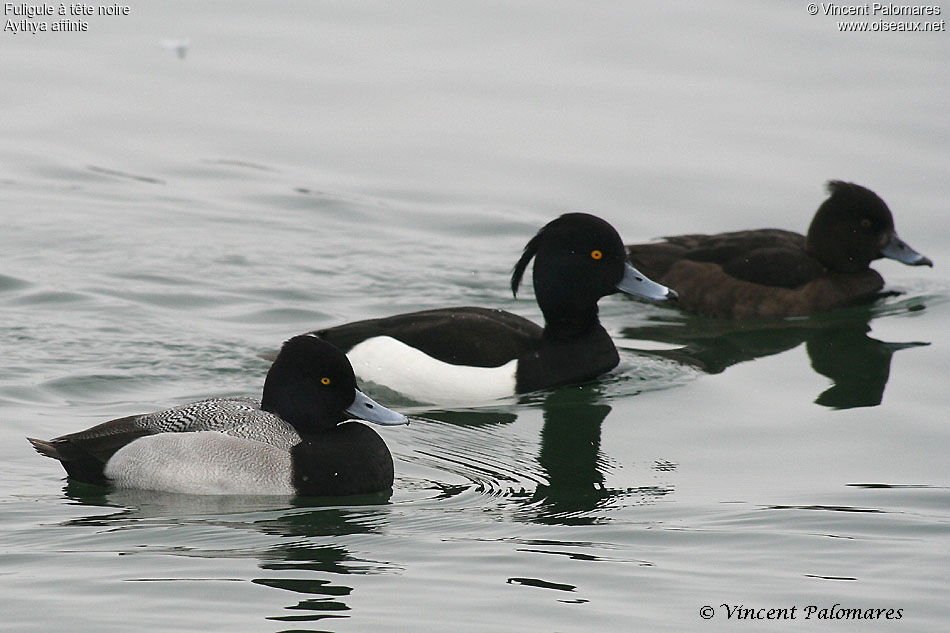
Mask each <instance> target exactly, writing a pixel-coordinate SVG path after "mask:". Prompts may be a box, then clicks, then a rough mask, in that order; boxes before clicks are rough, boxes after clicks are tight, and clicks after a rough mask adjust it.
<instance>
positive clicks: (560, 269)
mask: <svg viewBox="0 0 950 633" xmlns="http://www.w3.org/2000/svg"><path fill="white" fill-rule="evenodd" d="M532 257H533V258H534V271H533V281H534V294H535V297H536V298H537V301H538V305H539V306H540V307H541V312H543V313H544V318H545V321H546V323H547V325H548V326H555V327H561V328H565V329H567V330H572V329H573V330H582V329H584V328H587V327H591V326H592V325H593V324H596V323H597V301H598V300H599V299H600V298H601V297H604V296H606V295H610V294H613V293H615V292H617V291H619V290H622V291H624V292H629V293H631V294H638V295H640V296H644V297H648V298H651V299H657V300H663V299H666V298H670V297H672V296H674V294H675V293H672V292H671V291H670V290H669V289H668V288H666V287H665V286H661V285H659V284H656V283H654V282H652V281H650V280H649V279H647V278H646V277H645V276H643V275H641V274H640V273H638V272H637V271H636V270H635V269H634V268H632V267H631V266H630V265H629V264H627V262H626V253H625V251H624V246H623V241H622V240H621V239H620V235H619V234H618V233H617V231H616V230H615V229H614V227H612V226H611V225H610V224H609V223H608V222H606V221H604V220H602V219H600V218H598V217H596V216H593V215H588V214H586V213H568V214H565V215H562V216H561V217H559V218H557V219H555V220H552V221H551V222H549V223H548V224H546V225H545V226H544V227H542V229H541V230H540V231H538V233H537V235H535V236H534V237H533V238H531V241H530V242H528V244H527V246H525V248H524V253H523V254H522V255H521V259H519V260H518V263H517V264H515V267H514V270H513V271H512V274H511V291H512V293H514V294H517V292H518V286H519V285H520V283H521V278H522V276H523V275H524V271H525V268H526V267H527V266H528V262H529V261H530V260H531V258H532Z"/></svg>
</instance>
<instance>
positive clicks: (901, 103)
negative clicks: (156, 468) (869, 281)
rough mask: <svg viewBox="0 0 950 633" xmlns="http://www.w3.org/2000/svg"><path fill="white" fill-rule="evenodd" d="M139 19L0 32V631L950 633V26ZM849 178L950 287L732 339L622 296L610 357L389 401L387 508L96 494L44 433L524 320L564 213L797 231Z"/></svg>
mask: <svg viewBox="0 0 950 633" xmlns="http://www.w3.org/2000/svg"><path fill="white" fill-rule="evenodd" d="M129 6H130V7H131V11H130V14H129V15H128V16H118V17H90V18H86V20H87V23H88V25H87V26H88V28H87V30H86V31H85V32H78V33H50V32H48V33H39V34H37V35H29V34H16V35H14V34H12V33H11V32H9V31H4V32H0V83H2V85H3V86H4V88H3V90H2V91H0V113H2V116H0V219H2V229H0V315H2V320H0V341H2V362H0V423H2V424H0V460H2V462H3V464H4V468H3V476H2V477H0V597H2V604H3V607H2V611H3V618H2V620H3V621H2V623H0V628H5V629H7V630H11V631H24V632H25V631H54V630H64V629H66V628H67V627H68V630H74V631H97V632H107V631H129V630H136V631H148V632H151V631H156V632H158V631H163V632H164V631H195V630H205V631H272V632H277V631H376V630H393V631H416V632H422V631H433V632H435V631H446V630H459V631H479V632H481V631H485V632H489V631H499V632H510V631H633V630H653V631H753V630H754V631H834V632H839V631H840V632H843V631H886V632H891V631H914V632H938V631H940V632H942V631H946V630H947V628H948V623H950V607H948V603H947V600H946V596H947V595H948V592H950V581H948V573H947V569H948V562H950V560H948V559H950V534H948V533H950V487H948V486H950V466H948V459H947V454H948V448H950V430H948V426H947V413H948V411H950V389H948V386H950V382H948V379H950V349H948V345H947V343H948V338H950V337H948V324H950V301H948V299H950V284H948V282H947V274H946V271H947V263H948V262H950V231H948V228H950V222H948V220H947V218H948V215H947V212H948V209H947V205H948V201H950V178H948V168H950V152H948V150H950V119H948V116H947V112H950V63H948V62H950V39H948V34H947V33H946V31H943V32H935V33H883V32H869V33H864V34H855V33H840V32H839V31H838V28H837V24H836V21H837V18H833V17H828V16H824V15H822V14H819V15H817V16H811V15H809V13H808V11H807V9H806V5H805V3H795V2H782V3H758V4H755V5H754V6H753V5H749V4H748V3H741V2H720V3H716V6H715V7H713V6H698V4H697V3H687V2H668V3H651V4H647V3H620V2H616V3H613V2H612V3H603V4H598V5H596V6H593V7H591V6H587V5H586V4H583V3H565V2H527V3H516V4H510V3H486V2H465V3H463V2H441V3H424V2H408V3H387V2H365V3H335V2H284V3H280V4H279V5H273V6H268V7H264V6H262V5H260V4H259V3H250V2H234V3H227V4H225V3H207V4H202V5H197V4H196V3H185V2H162V3H146V2H139V1H135V2H133V3H132V4H130V5H129ZM941 7H942V11H943V14H942V15H941V16H940V18H943V19H945V18H946V14H947V12H948V11H950V7H948V6H947V5H945V4H942V5H941ZM5 18H6V19H10V18H11V16H5ZM77 19H78V18H77ZM878 19H880V18H874V17H871V18H867V19H866V21H870V22H874V21H875V20H878ZM906 19H912V18H906ZM164 40H188V49H187V52H186V55H185V57H184V58H179V57H178V56H177V55H176V53H175V51H174V50H171V49H170V48H168V47H167V46H163V44H162V42H163V41H164ZM829 178H841V179H849V180H853V181H856V182H859V183H862V184H864V185H867V186H869V187H871V188H873V189H875V190H876V191H878V192H879V193H880V194H881V195H882V196H883V197H884V198H885V200H887V201H888V203H889V204H890V206H891V208H892V209H893V210H894V213H895V217H896V222H897V227H898V229H899V231H900V233H901V235H902V236H903V237H904V238H905V239H906V240H907V241H908V242H909V243H910V244H911V245H913V246H914V247H915V248H917V249H918V250H920V251H921V252H923V253H925V254H927V255H928V256H930V257H931V258H932V259H933V260H934V261H935V262H936V266H935V268H933V269H919V268H907V267H903V266H900V265H899V264H896V263H894V262H879V263H878V264H876V268H877V269H878V270H879V271H881V272H882V273H883V274H884V276H885V277H886V278H887V280H888V290H889V291H893V294H891V295H889V296H887V297H885V298H883V299H882V300H881V301H879V302H878V303H876V304H874V305H872V306H868V307H862V308H856V309H853V310H846V311H841V312H837V313H834V314H830V315H824V316H821V317H815V318H809V319H796V320H793V321H787V322H771V323H762V324H756V325H754V326H748V327H744V328H736V327H735V326H732V325H730V324H727V323H716V322H709V321H704V320H700V319H690V318H687V317H685V316H683V315H681V314H678V313H677V312H675V311H673V310H669V309H664V308H659V307H655V306H648V305H644V304H640V303H636V302H633V301H630V300H625V299H623V298H620V297H609V298H607V299H605V300H603V301H602V302H601V312H602V315H603V320H604V323H605V325H606V326H607V328H608V330H609V331H611V332H612V333H613V334H614V336H615V338H616V340H617V343H618V346H620V347H621V348H622V357H623V360H622V364H621V366H620V368H619V369H618V370H617V371H616V372H614V373H613V374H611V375H609V376H607V377H605V378H604V379H603V380H601V381H598V382H597V383H595V384H592V385H585V386H583V387H576V388H570V389H562V390H558V391H554V392H548V393H541V394H532V395H530V396H527V397H525V398H521V399H513V400H510V401H503V402H498V403H496V404H494V405H492V406H487V407H481V408H477V409H452V410H447V409H432V408H424V407H419V406H415V407H412V406H409V407H404V410H405V411H406V412H407V413H409V414H410V415H412V416H413V417H414V418H415V422H414V423H413V424H412V425H411V426H409V427H408V428H391V429H384V430H383V431H382V434H383V436H384V438H385V440H386V442H387V443H388V444H389V446H390V448H391V449H392V451H393V453H394V456H395V459H396V471H397V477H396V482H395V485H394V488H393V491H392V494H391V495H384V496H383V497H375V498H357V499H348V500H345V501H332V502H328V503H321V502H319V501H314V500H300V499H290V498H276V499H272V498H203V497H190V496H176V495H160V494H154V493H145V492H134V491H124V492H109V493H106V492H104V491H102V490H98V489H95V488H91V487H83V486H76V485H67V483H66V481H65V479H64V477H63V473H62V471H61V469H60V468H59V466H58V465H57V464H55V463H53V462H51V461H49V460H45V459H43V458H41V457H39V456H37V455H36V454H35V453H33V451H32V450H31V449H30V447H29V445H28V444H27V443H26V441H25V439H24V436H25V435H28V434H29V435H36V436H39V437H51V436H54V435H58V434H62V433H65V432H69V431H73V430H78V429H80V428H84V427H86V426H90V425H92V424H94V423H97V422H99V421H102V420H105V419H109V418H113V417H118V416H122V415H127V414H131V413H139V412H144V411H150V410H155V409H159V408H163V407H166V406H169V405H173V404H178V403H182V402H187V401H190V400H194V399H198V398H203V397H207V396H214V395H224V394H245V395H256V394H258V393H259V390H260V387H261V384H262V380H263V376H264V373H265V372H266V370H267V361H265V360H264V359H263V358H262V357H261V355H262V354H264V353H266V352H268V351H272V350H274V349H276V348H277V346H278V345H279V344H280V343H281V341H283V340H284V339H286V338H288V337H289V336H291V335H293V334H296V333H300V332H302V331H305V330H308V329H313V328H315V327H319V326H327V325H333V324H336V323H340V322H344V321H347V320H353V319H358V318H365V317H371V316H381V315H384V314H390V313H394V312H398V311H406V310H412V309H417V308H428V307H436V306H446V305H463V304H474V305H486V306H497V307H501V308H504V309H508V310H511V311H514V312H516V313H519V314H522V315H524V316H527V317H529V318H532V319H538V318H539V317H540V315H539V311H538V309H537V307H536V305H535V304H534V302H533V299H532V295H531V293H530V292H525V293H524V294H523V296H520V297H519V298H518V299H517V300H515V299H513V298H512V297H511V296H510V293H509V292H508V291H507V278H508V274H509V272H510V269H511V266H512V265H513V263H514V261H515V260H516V259H517V256H518V254H519V253H520V249H521V247H522V246H523V245H524V243H525V242H526V241H527V239H528V238H529V237H530V236H531V235H532V234H533V233H534V231H535V230H537V228H538V227H539V226H541V225H542V224H543V223H545V222H547V221H548V220H549V219H551V218H553V217H554V216H556V215H557V214H559V213H562V212H565V211H569V210H584V211H589V212H593V213H596V214H598V215H601V216H602V217H605V218H607V219H608V220H610V221H611V222H612V223H614V225H615V226H616V227H617V228H618V230H619V231H620V232H621V234H622V235H623V236H624V237H625V238H626V239H627V240H628V241H637V240H646V239H649V238H651V237H654V236H657V235H664V234H672V233H681V232H696V231H722V230H734V229H740V228H756V227H761V226H775V227H779V228H786V229H791V230H804V229H805V227H806V226H807V224H808V222H809V220H810V218H811V214H812V213H813V211H814V209H815V208H816V207H817V205H818V204H819V203H820V201H821V200H822V199H823V195H824V194H823V190H822V183H823V182H824V181H825V180H827V179H829ZM386 404H392V405H400V404H405V403H399V402H398V401H392V400H390V401H387V402H386ZM724 605H727V606H728V608H727V607H726V606H724ZM738 605H743V606H744V607H746V608H750V609H753V610H754V611H752V612H746V613H747V614H748V613H753V614H759V615H763V616H764V615H765V614H766V612H767V610H768V609H784V610H785V613H786V614H788V615H790V616H791V615H794V619H789V620H784V621H774V620H772V621H767V620H756V621H751V620H749V619H745V620H740V619H738V618H739V616H738V615H737V614H735V612H733V615H731V616H730V610H731V609H733V608H734V607H735V606H738ZM835 605H838V606H837V607H836V606H835ZM704 606H710V607H712V610H713V617H712V618H711V619H708V620H707V619H704V618H703V617H702V616H701V609H702V608H703V607H704ZM793 607H794V608H795V611H794V612H792V611H791V609H792V608H793ZM808 607H812V608H813V610H812V611H807V610H806V609H807V608H808ZM839 607H845V608H848V609H862V610H863V609H881V610H888V609H892V610H893V612H892V613H891V615H892V617H895V618H896V617H897V615H899V616H900V618H899V619H891V620H887V619H885V616H884V615H882V616H881V619H879V620H874V621H867V620H863V621H854V620H845V619H835V620H829V619H819V618H821V616H822V614H824V615H825V616H827V615H828V614H829V613H830V614H832V615H834V614H835V613H838V614H840V609H839ZM823 610H824V611H823ZM829 610H830V611H829ZM884 612H885V611H882V612H881V613H884ZM707 615H708V614H707ZM807 615H810V617H808V618H806V616H807Z"/></svg>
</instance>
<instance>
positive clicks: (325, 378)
mask: <svg viewBox="0 0 950 633" xmlns="http://www.w3.org/2000/svg"><path fill="white" fill-rule="evenodd" d="M330 382H331V381H330V379H329V378H327V377H326V376H324V377H323V378H321V379H320V384H321V385H329V384H330Z"/></svg>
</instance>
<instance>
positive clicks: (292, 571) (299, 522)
mask: <svg viewBox="0 0 950 633" xmlns="http://www.w3.org/2000/svg"><path fill="white" fill-rule="evenodd" d="M64 492H65V493H66V496H67V497H68V498H70V499H71V500H73V501H74V502H75V503H78V504H80V505H84V506H91V507H95V508H97V509H99V508H103V507H105V508H111V509H113V510H114V512H112V513H109V514H102V513H101V512H99V511H98V510H97V512H96V513H94V514H90V515H89V516H85V517H79V518H75V519H71V520H69V521H65V522H63V523H62V525H64V526H76V527H82V526H90V525H92V526H108V528H109V529H110V530H120V529H123V528H126V527H132V528H134V527H137V526H140V525H141V522H142V519H150V522H151V523H152V524H153V525H156V526H159V525H161V523H162V521H166V522H167V524H168V527H169V528H171V529H175V528H180V527H182V525H188V524H191V525H196V526H202V525H206V524H211V525H214V526H215V527H216V528H222V527H224V526H226V525H230V526H233V527H234V528H235V530H237V531H239V532H240V531H244V530H247V529H248V528H251V529H254V530H257V531H259V532H260V533H262V534H266V535H271V536H274V537H276V538H277V540H276V541H275V542H274V544H271V545H269V546H264V547H262V548H261V549H259V550H253V556H254V557H256V558H257V559H258V566H259V567H260V569H261V570H263V571H264V573H263V574H262V577H258V578H250V579H249V580H250V582H252V583H253V584H255V585H261V586H264V587H270V588H272V589H279V590H281V591H286V592H289V593H288V595H289V596H292V600H293V602H292V603H291V604H288V605H287V606H286V607H284V609H285V612H283V613H278V614H275V615H270V616H264V617H266V619H267V620H271V621H277V622H295V623H297V624H298V625H300V624H304V623H307V622H311V623H316V622H320V621H324V620H327V619H338V618H348V617H350V610H351V607H350V606H349V604H348V602H349V599H350V596H351V595H352V594H353V593H354V592H355V591H356V590H357V589H356V588H355V587H356V586H357V583H355V582H347V581H346V577H347V576H349V575H365V574H379V573H389V572H393V571H396V570H397V568H395V567H393V566H392V565H391V564H389V563H386V562H381V561H375V560H369V559H362V558H359V557H358V556H356V555H355V554H354V553H353V552H352V551H351V550H350V549H349V548H348V547H346V546H345V545H342V544H341V542H342V539H341V538H340V537H344V536H351V535H364V534H365V535H368V534H376V533H379V532H381V531H382V529H383V528H382V524H381V523H377V522H375V521H368V520H367V516H368V515H370V516H371V515H372V514H373V511H372V507H373V506H380V507H381V508H382V507H383V506H385V505H387V504H388V503H389V499H390V496H391V491H389V490H387V491H385V492H381V493H374V494H369V495H356V496H352V497H345V498H341V497H333V498H316V497H299V496H295V497H290V496H288V497H281V496H248V495H216V496H210V495H187V494H177V493H168V492H158V491H153V490H139V489H116V490H107V489H105V488H102V487H100V486H94V485H91V484H84V483H82V482H76V481H72V480H70V481H69V482H68V483H67V485H66V487H65V490H64ZM323 504H331V505H323ZM249 516H250V517H256V518H254V519H253V520H252V519H250V518H249ZM182 549H187V551H188V556H189V557H192V558H201V557H208V558H215V559H216V558H220V557H222V556H223V555H227V552H228V550H225V549H221V548H220V544H219V543H218V542H217V541H214V542H212V543H211V545H210V547H209V548H208V549H202V547H201V546H199V545H198V544H195V543H189V544H188V545H187V548H185V547H184V546H182V547H178V546H171V551H172V553H174V554H176V555H180V553H179V552H180V551H181V550H182ZM154 552H155V548H152V549H149V550H148V553H154ZM248 552H249V550H246V549H243V548H238V549H237V550H234V551H233V554H232V555H233V556H235V557H241V558H243V557H246V556H248ZM128 553H129V554H135V553H137V551H136V550H131V551H129V552H128ZM183 580H187V578H184V579H183Z"/></svg>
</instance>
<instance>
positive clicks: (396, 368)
mask: <svg viewBox="0 0 950 633" xmlns="http://www.w3.org/2000/svg"><path fill="white" fill-rule="evenodd" d="M346 355H347V357H349V359H350V363H352V365H353V371H354V372H356V375H357V377H358V378H359V379H360V380H361V381H363V382H368V383H375V384H377V385H382V386H384V387H386V388H388V389H392V390H393V391H396V392H398V393H400V394H402V395H404V396H406V397H408V398H411V399H412V400H415V401H416V402H422V403H429V404H478V403H481V402H487V401H490V400H498V399H499V398H506V397H509V396H512V395H514V393H515V370H516V369H517V367H518V361H517V360H512V361H509V362H507V363H505V364H504V365H502V366H500V367H469V366H464V365H452V364H451V363H444V362H442V361H440V360H437V359H435V358H432V357H431V356H429V355H428V354H424V353H423V352H420V351H419V350H417V349H416V348H414V347H410V346H409V345H406V344H405V343H403V342H401V341H397V340H396V339H394V338H392V337H390V336H376V337H373V338H370V339H366V340H365V341H363V342H362V343H359V344H358V345H356V346H354V347H353V348H352V349H351V350H350V351H349V352H347V354H346Z"/></svg>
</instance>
